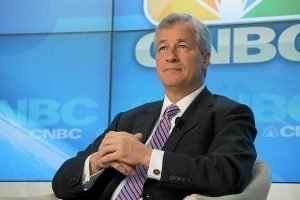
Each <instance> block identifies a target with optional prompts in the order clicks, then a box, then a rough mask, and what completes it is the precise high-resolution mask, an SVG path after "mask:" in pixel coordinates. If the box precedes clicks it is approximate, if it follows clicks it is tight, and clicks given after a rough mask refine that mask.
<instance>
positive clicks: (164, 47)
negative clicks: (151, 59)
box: [158, 46, 167, 52]
mask: <svg viewBox="0 0 300 200" xmlns="http://www.w3.org/2000/svg"><path fill="white" fill-rule="evenodd" d="M166 49H167V47H166V46H161V47H159V48H158V51H159V52H161V51H165V50H166Z"/></svg>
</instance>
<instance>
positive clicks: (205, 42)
mask: <svg viewBox="0 0 300 200" xmlns="http://www.w3.org/2000/svg"><path fill="white" fill-rule="evenodd" d="M178 22H184V23H187V24H190V25H191V26H192V28H193V29H194V30H195V32H196V34H195V41H196V42H197V44H198V47H199V49H200V51H201V54H202V55H205V54H207V53H210V51H211V37H210V33H209V31H208V28H207V26H206V25H205V24H203V23H202V22H201V21H200V20H198V19H195V18H193V17H192V16H191V15H188V14H183V13H171V14H169V15H168V16H167V17H165V18H164V19H163V20H162V21H161V22H160V23H159V25H158V26H157V27H156V30H155V35H154V47H155V48H154V49H155V51H156V48H157V34H158V32H159V31H160V30H161V29H163V28H167V27H170V26H172V25H174V24H176V23H178Z"/></svg>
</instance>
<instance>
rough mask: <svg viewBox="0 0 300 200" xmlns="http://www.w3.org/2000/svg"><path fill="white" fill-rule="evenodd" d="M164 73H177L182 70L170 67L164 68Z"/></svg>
mask: <svg viewBox="0 0 300 200" xmlns="http://www.w3.org/2000/svg"><path fill="white" fill-rule="evenodd" d="M164 71H165V72H178V71H182V69H180V68H177V67H170V68H166V69H164Z"/></svg>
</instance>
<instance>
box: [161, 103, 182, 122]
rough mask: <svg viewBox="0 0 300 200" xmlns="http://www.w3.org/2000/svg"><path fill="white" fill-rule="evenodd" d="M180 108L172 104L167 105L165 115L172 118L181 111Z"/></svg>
mask: <svg viewBox="0 0 300 200" xmlns="http://www.w3.org/2000/svg"><path fill="white" fill-rule="evenodd" d="M179 110H180V109H179V108H178V107H177V106H176V105H175V104H171V105H169V106H168V107H167V109H166V111H165V113H164V116H166V117H168V118H169V119H172V118H173V117H174V116H175V115H176V114H177V113H178V111H179Z"/></svg>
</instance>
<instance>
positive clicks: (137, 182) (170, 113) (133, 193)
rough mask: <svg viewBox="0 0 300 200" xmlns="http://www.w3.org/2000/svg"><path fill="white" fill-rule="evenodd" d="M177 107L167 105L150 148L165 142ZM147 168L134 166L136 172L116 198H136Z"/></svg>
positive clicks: (139, 194)
mask: <svg viewBox="0 0 300 200" xmlns="http://www.w3.org/2000/svg"><path fill="white" fill-rule="evenodd" d="M178 111H179V108H178V107H177V106H176V105H175V104H171V105H170V106H168V107H167V109H166V111H165V112H164V114H163V117H162V119H161V120H160V121H159V123H158V125H157V128H156V130H155V132H154V134H153V136H152V138H151V140H150V141H149V143H148V144H147V146H148V147H150V148H152V149H159V150H160V149H161V148H162V147H163V145H164V144H165V142H166V140H167V138H168V136H169V132H170V129H171V119H172V118H173V117H174V116H175V115H176V114H177V113H178ZM147 170H148V169H147V168H146V167H144V166H140V165H138V166H136V173H135V174H134V175H130V176H128V179H127V181H126V183H125V185H124V186H123V188H122V189H121V191H120V192H119V194H118V196H117V198H116V200H138V199H139V198H140V197H141V195H142V191H143V185H144V183H145V181H146V177H147Z"/></svg>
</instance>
